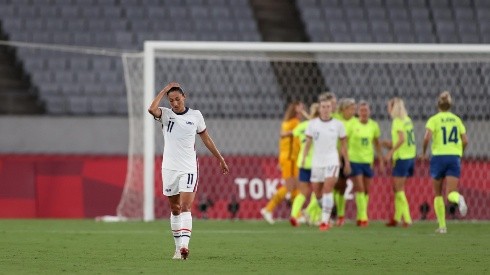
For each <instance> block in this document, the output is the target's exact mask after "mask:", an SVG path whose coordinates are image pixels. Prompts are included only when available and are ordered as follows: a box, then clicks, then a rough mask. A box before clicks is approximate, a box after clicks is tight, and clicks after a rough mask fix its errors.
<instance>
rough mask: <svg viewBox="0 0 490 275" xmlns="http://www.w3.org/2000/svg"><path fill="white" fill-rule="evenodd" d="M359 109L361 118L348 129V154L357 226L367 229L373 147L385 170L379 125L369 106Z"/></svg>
mask: <svg viewBox="0 0 490 275" xmlns="http://www.w3.org/2000/svg"><path fill="white" fill-rule="evenodd" d="M358 108H359V110H358V115H359V118H358V119H355V120H354V122H352V123H351V124H350V125H349V128H348V129H347V137H348V148H349V150H348V152H349V159H350V164H351V168H352V173H351V174H350V176H351V177H352V180H353V182H354V187H355V190H356V195H355V196H356V206H357V225H358V226H360V227H366V226H367V225H368V204H369V186H370V184H371V181H372V178H373V176H374V172H373V168H372V167H373V162H374V150H373V145H374V147H375V148H376V153H377V156H378V158H379V160H380V161H379V164H380V166H381V167H382V169H383V161H382V155H381V145H380V142H379V140H378V139H379V136H380V134H381V131H380V129H379V125H378V123H377V122H376V121H374V120H372V119H371V118H370V116H371V111H370V108H369V104H368V103H367V102H366V101H361V102H360V103H359V107H358Z"/></svg>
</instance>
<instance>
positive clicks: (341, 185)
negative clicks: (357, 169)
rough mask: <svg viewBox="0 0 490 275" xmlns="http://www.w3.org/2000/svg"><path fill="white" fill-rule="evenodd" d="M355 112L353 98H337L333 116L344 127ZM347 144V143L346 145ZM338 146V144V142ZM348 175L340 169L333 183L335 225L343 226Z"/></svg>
mask: <svg viewBox="0 0 490 275" xmlns="http://www.w3.org/2000/svg"><path fill="white" fill-rule="evenodd" d="M355 114H356V100H355V99H353V98H341V99H340V100H339V107H338V115H337V116H334V118H336V119H338V120H340V122H342V124H343V125H344V128H345V129H348V128H349V125H350V124H351V123H352V122H353V121H355V120H356V118H355V117H354V115H355ZM348 146H349V145H348V144H347V147H348ZM339 148H340V144H339ZM347 151H349V148H347ZM344 163H345V161H344V160H343V159H341V167H343V164H344ZM348 177H349V175H345V174H344V172H343V171H342V170H341V171H340V173H339V179H338V180H337V183H336V184H335V187H334V200H335V205H336V207H337V222H336V225H337V226H343V225H344V222H345V218H344V217H345V198H344V193H345V189H346V187H347V178H348Z"/></svg>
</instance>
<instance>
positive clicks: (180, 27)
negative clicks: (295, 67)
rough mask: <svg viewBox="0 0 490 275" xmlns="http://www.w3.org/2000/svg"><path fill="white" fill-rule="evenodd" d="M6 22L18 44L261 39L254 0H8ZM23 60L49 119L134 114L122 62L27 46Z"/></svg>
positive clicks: (138, 45)
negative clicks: (250, 0)
mask: <svg viewBox="0 0 490 275" xmlns="http://www.w3.org/2000/svg"><path fill="white" fill-rule="evenodd" d="M0 20H1V26H2V29H3V31H4V32H5V33H6V35H7V37H8V39H9V40H12V41H21V42H33V43H48V44H63V45H76V46H91V47H101V48H120V49H125V50H141V49H142V46H143V41H145V40H198V41H204V40H211V41H212V40H216V41H260V39H261V38H260V34H259V32H258V30H257V26H256V23H255V21H254V17H253V13H252V10H251V9H250V7H249V5H248V1H233V4H231V3H229V2H228V1H222V0H208V1H197V0H186V1H146V0H145V1H142V0H121V1H116V0H103V1H92V0H73V1H71V0H69V1H57V0H54V1H50V0H44V1H30V0H25V1H8V0H7V1H0ZM17 58H18V59H19V60H20V62H21V63H22V64H23V67H24V70H25V72H26V73H27V74H28V75H30V81H31V84H32V85H33V87H35V88H37V90H38V92H39V95H40V97H41V99H42V100H43V101H44V102H45V104H46V109H47V112H48V113H49V114H53V115H66V114H72V115H104V114H112V115H117V114H122V115H125V114H126V113H127V107H126V104H127V103H126V102H125V86H124V80H123V68H122V61H121V59H120V58H119V59H118V58H111V57H107V58H104V57H102V58H96V59H95V58H93V56H87V55H77V54H67V53H54V52H49V51H36V50H32V49H25V48H19V49H18V50H17ZM269 71H270V70H269ZM269 73H272V71H270V72H269ZM187 87H188V88H190V89H193V88H195V87H199V84H196V85H194V83H189V85H187ZM119 97H123V98H122V99H120V98H119ZM232 98H233V97H232Z"/></svg>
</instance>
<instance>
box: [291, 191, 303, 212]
mask: <svg viewBox="0 0 490 275" xmlns="http://www.w3.org/2000/svg"><path fill="white" fill-rule="evenodd" d="M305 201H306V197H305V195H303V194H301V193H300V194H299V195H297V196H296V197H295V198H294V200H293V205H292V206H291V217H293V218H297V217H298V216H299V214H300V211H301V208H303V204H304V203H305Z"/></svg>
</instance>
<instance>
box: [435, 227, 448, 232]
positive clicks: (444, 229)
mask: <svg viewBox="0 0 490 275" xmlns="http://www.w3.org/2000/svg"><path fill="white" fill-rule="evenodd" d="M436 233H438V234H446V233H447V228H445V227H440V228H437V229H436Z"/></svg>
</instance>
